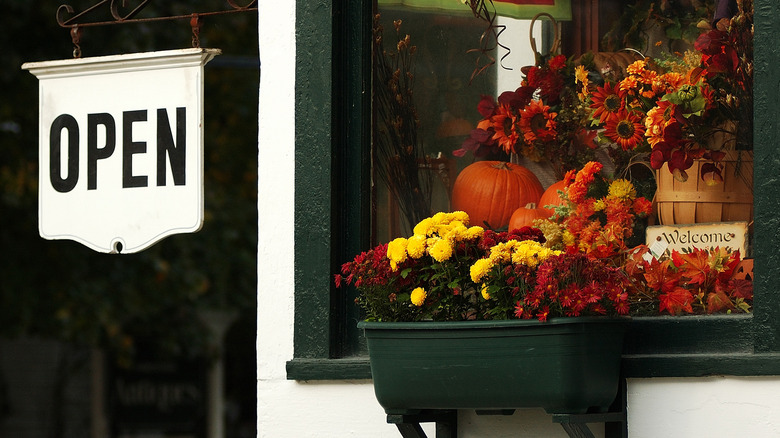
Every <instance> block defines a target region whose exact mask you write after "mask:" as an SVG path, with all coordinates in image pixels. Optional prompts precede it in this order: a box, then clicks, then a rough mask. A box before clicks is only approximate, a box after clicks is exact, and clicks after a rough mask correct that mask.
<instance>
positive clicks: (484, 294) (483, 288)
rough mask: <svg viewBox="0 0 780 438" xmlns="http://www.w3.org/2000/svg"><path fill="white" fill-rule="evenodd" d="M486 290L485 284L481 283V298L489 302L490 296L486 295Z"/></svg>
mask: <svg viewBox="0 0 780 438" xmlns="http://www.w3.org/2000/svg"><path fill="white" fill-rule="evenodd" d="M487 288H488V287H487V284H485V283H482V298H484V299H486V300H489V299H490V294H489V293H488V291H487Z"/></svg>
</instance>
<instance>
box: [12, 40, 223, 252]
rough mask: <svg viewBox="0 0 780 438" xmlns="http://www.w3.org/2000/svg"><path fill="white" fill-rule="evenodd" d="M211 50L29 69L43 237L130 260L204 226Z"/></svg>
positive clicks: (49, 63)
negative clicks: (206, 80) (35, 101)
mask: <svg viewBox="0 0 780 438" xmlns="http://www.w3.org/2000/svg"><path fill="white" fill-rule="evenodd" d="M217 54H219V50H216V49H183V50H172V51H163V52H151V53H140V54H131V55H118V56H104V57H96V58H84V59H72V60H62V61H46V62H35V63H27V64H24V65H23V66H22V68H24V69H27V70H29V71H30V72H31V73H33V74H34V75H35V76H37V77H38V79H39V90H40V110H39V112H40V122H39V123H40V125H39V138H40V140H39V155H40V156H39V164H40V169H39V209H38V210H39V231H40V234H41V236H42V237H44V238H46V239H71V240H75V241H78V242H81V243H82V244H84V245H86V246H88V247H90V248H92V249H94V250H96V251H101V252H112V253H118V252H122V253H132V252H138V251H141V250H143V249H145V248H147V247H149V246H151V245H152V244H154V243H156V242H158V241H159V240H161V239H163V238H165V237H167V236H169V235H172V234H178V233H187V232H195V231H197V230H199V229H200V228H201V226H202V224H203V66H204V65H205V64H206V63H207V62H208V61H209V60H211V59H212V58H213V57H214V56H216V55H217Z"/></svg>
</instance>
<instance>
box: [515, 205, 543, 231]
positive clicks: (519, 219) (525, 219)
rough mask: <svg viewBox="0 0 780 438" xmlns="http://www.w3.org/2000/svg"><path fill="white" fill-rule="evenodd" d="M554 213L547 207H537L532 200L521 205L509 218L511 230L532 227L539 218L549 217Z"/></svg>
mask: <svg viewBox="0 0 780 438" xmlns="http://www.w3.org/2000/svg"><path fill="white" fill-rule="evenodd" d="M551 215H552V213H550V210H547V209H546V208H541V207H537V206H536V204H534V203H533V202H531V203H530V204H527V205H526V206H525V207H520V208H518V209H517V210H515V212H514V213H512V217H511V218H509V231H512V230H514V229H517V228H523V227H530V226H532V225H533V224H534V221H535V220H537V219H548V218H549V217H550V216H551Z"/></svg>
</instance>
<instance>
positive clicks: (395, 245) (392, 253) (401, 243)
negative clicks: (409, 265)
mask: <svg viewBox="0 0 780 438" xmlns="http://www.w3.org/2000/svg"><path fill="white" fill-rule="evenodd" d="M406 245H407V240H406V238H404V237H399V238H397V239H393V240H392V241H391V242H390V243H388V244H387V258H389V259H390V261H391V262H395V263H396V264H397V263H403V262H405V261H406V255H407V254H406Z"/></svg>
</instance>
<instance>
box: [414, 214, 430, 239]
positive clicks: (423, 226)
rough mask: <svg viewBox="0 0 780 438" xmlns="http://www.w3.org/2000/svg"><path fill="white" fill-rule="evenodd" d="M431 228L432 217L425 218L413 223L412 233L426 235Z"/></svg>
mask: <svg viewBox="0 0 780 438" xmlns="http://www.w3.org/2000/svg"><path fill="white" fill-rule="evenodd" d="M432 228H433V219H431V218H425V219H423V220H421V221H420V223H419V224H417V225H415V227H414V230H413V231H414V234H421V235H423V236H428V235H429V234H430V233H431V229H432Z"/></svg>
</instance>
